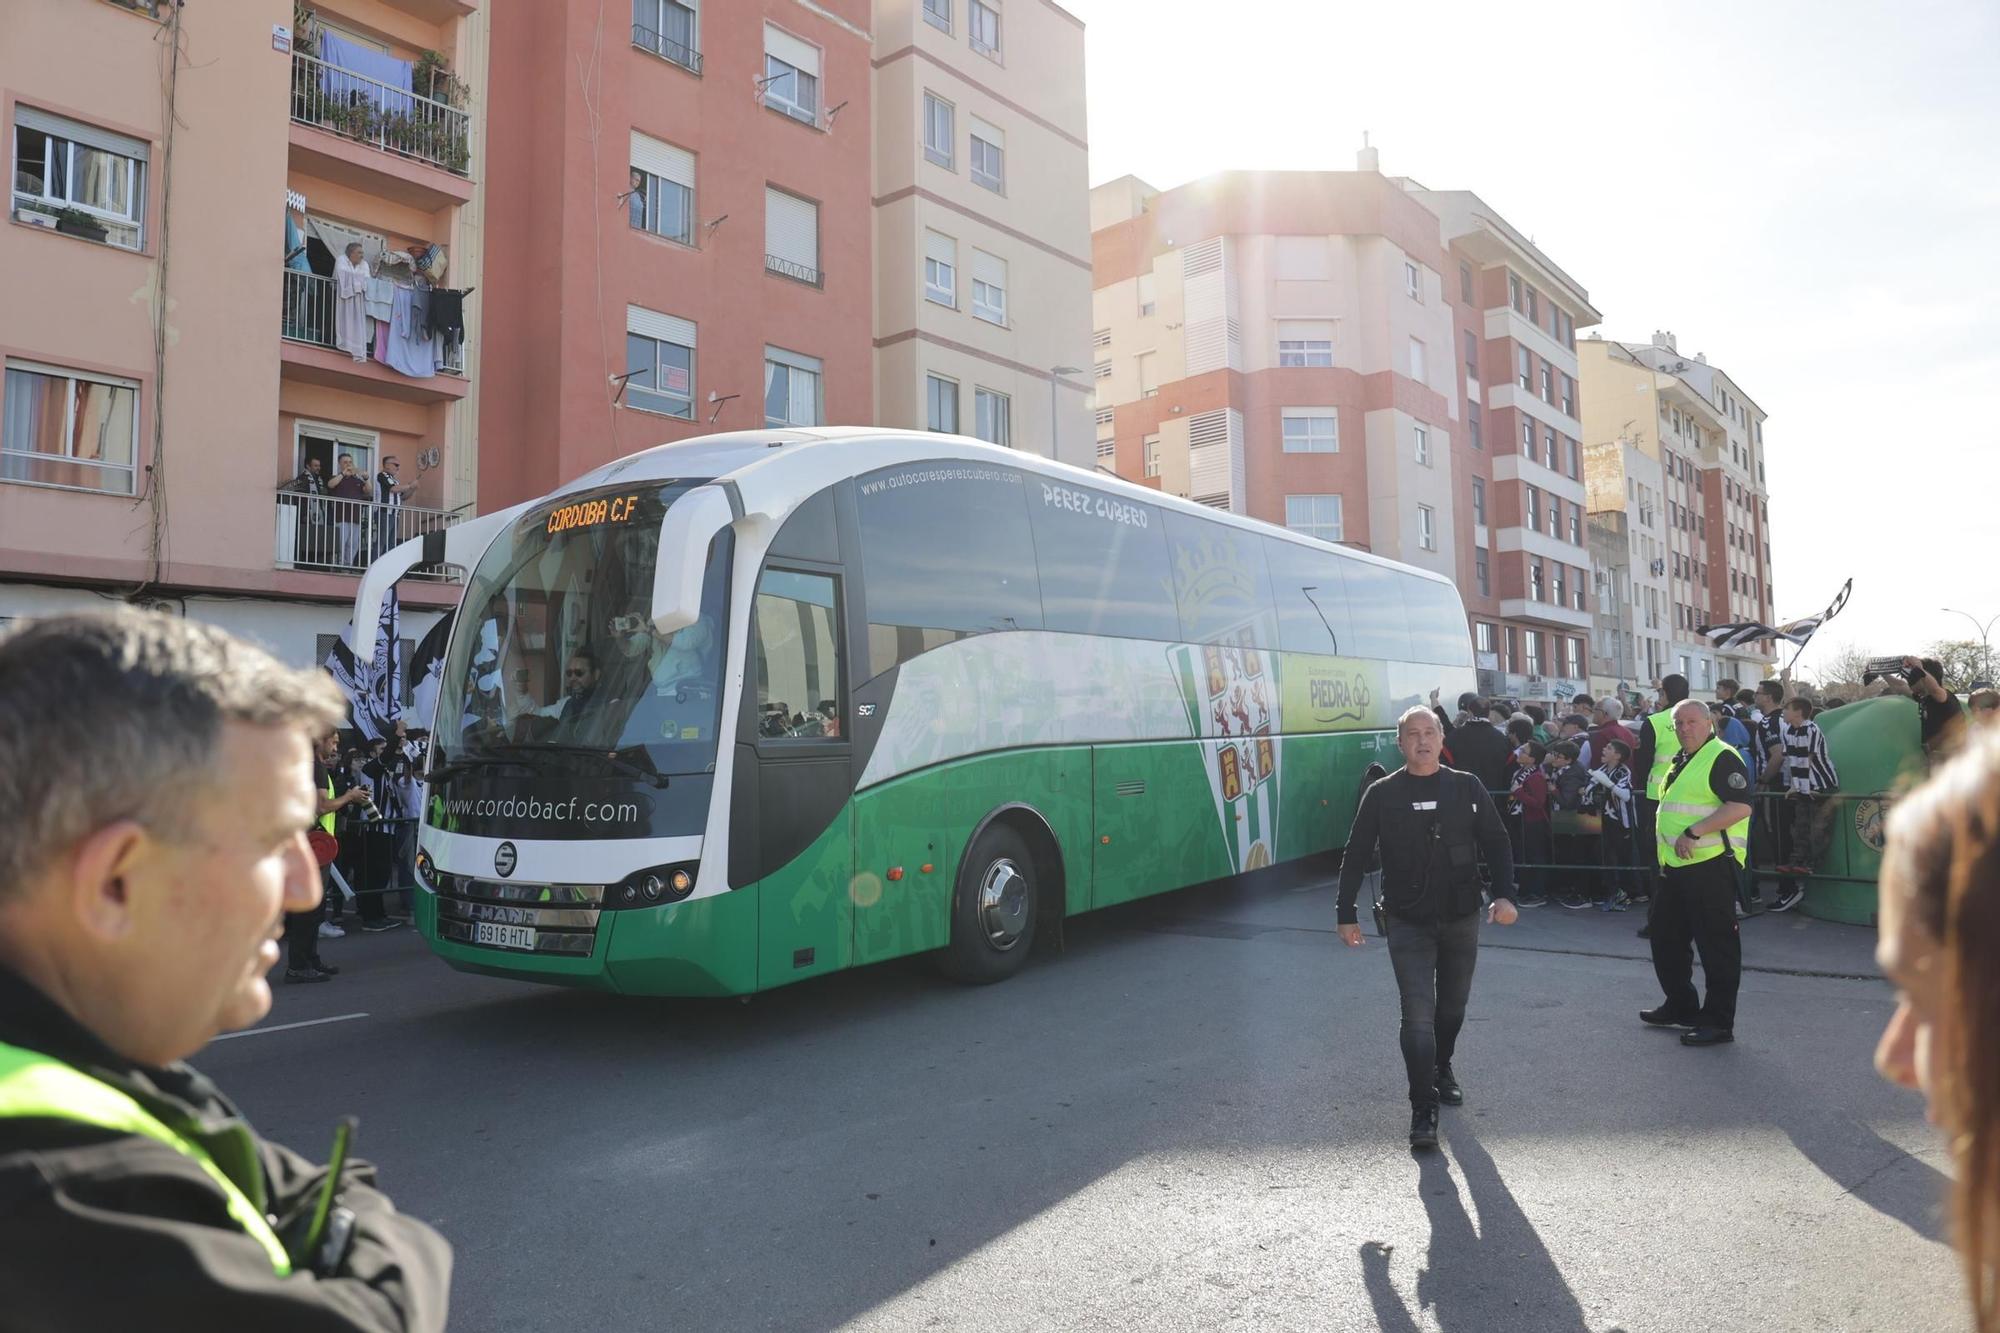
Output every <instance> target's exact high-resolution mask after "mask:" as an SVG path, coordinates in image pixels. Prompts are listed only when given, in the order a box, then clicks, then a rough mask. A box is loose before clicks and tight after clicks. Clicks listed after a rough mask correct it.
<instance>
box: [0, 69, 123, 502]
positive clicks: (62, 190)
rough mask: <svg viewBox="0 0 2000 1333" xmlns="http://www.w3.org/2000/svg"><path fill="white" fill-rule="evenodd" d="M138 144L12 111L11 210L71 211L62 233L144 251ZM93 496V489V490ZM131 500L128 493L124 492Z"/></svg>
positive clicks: (47, 214)
mask: <svg viewBox="0 0 2000 1333" xmlns="http://www.w3.org/2000/svg"><path fill="white" fill-rule="evenodd" d="M150 151H151V150H150V147H149V145H148V144H147V143H146V141H145V140H143V139H133V138H128V137H127V136H125V135H123V134H113V133H112V132H111V131H109V130H100V129H98V128H96V127H95V126H93V125H85V124H82V123H81V122H79V121H74V120H65V119H64V118H63V117H61V116H56V115H51V114H49V113H48V112H46V111H37V110H36V109H35V108H33V107H29V106H16V107H15V108H14V207H15V209H16V210H17V211H18V212H21V213H27V214H32V215H34V216H33V218H32V219H30V220H39V219H44V218H45V219H47V221H46V222H45V223H42V224H41V225H45V226H49V227H54V226H56V225H57V215H58V214H60V213H62V212H64V211H67V210H74V211H75V212H77V213H80V214H82V215H83V216H82V218H81V220H78V219H76V218H71V219H68V220H67V221H65V223H64V225H63V227H62V230H64V231H67V232H69V233H70V234H72V235H76V236H82V237H85V238H86V239H88V240H93V241H101V242H103V243H104V244H106V245H116V246H119V247H121V248H123V249H126V250H137V249H138V248H139V247H140V246H141V245H142V244H143V243H144V239H145V238H144V234H143V230H142V223H143V221H144V218H145V211H146V210H145V205H146V166H147V160H148V157H149V154H150ZM93 489H96V488H93ZM128 493H129V492H128Z"/></svg>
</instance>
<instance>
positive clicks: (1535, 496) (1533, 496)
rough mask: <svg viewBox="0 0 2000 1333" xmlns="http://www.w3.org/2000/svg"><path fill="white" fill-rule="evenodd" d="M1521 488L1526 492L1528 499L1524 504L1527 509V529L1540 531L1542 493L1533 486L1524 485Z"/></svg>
mask: <svg viewBox="0 0 2000 1333" xmlns="http://www.w3.org/2000/svg"><path fill="white" fill-rule="evenodd" d="M1523 490H1524V491H1525V493H1526V497H1527V501H1528V503H1527V505H1526V508H1527V511H1528V531H1530V532H1540V531H1541V530H1542V493H1541V492H1540V491H1538V490H1536V489H1535V488H1534V487H1533V486H1528V487H1524V488H1523Z"/></svg>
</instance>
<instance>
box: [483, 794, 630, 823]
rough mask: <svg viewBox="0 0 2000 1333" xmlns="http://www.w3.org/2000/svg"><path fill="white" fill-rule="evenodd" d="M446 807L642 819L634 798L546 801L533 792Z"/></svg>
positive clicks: (597, 819)
mask: <svg viewBox="0 0 2000 1333" xmlns="http://www.w3.org/2000/svg"><path fill="white" fill-rule="evenodd" d="M445 809H446V810H447V811H448V812H449V813H451V814H453V815H463V816H465V817H467V818H470V819H546V820H550V821H552V822H555V823H570V824H636V823H638V822H639V807H638V806H637V805H636V804H634V803H633V802H631V801H586V800H584V799H583V798H582V797H580V796H572V797H570V798H569V799H568V800H567V801H544V800H540V799H538V798H536V797H533V796H502V797H496V798H494V799H492V800H471V799H460V800H453V801H447V802H445Z"/></svg>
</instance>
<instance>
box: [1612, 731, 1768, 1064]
mask: <svg viewBox="0 0 2000 1333" xmlns="http://www.w3.org/2000/svg"><path fill="white" fill-rule="evenodd" d="M1673 722H1674V734H1675V736H1676V737H1677V738H1678V740H1679V742H1680V752H1679V754H1678V755H1676V756H1675V758H1674V761H1673V763H1672V765H1671V766H1670V767H1669V768H1668V770H1667V777H1666V781H1665V782H1664V783H1663V784H1662V785H1661V787H1660V805H1659V811H1658V814H1657V826H1656V829H1655V837H1656V840H1657V843H1658V852H1659V858H1660V881H1659V886H1658V887H1657V888H1656V889H1655V890H1654V896H1653V919H1652V928H1653V933H1652V936H1651V941H1652V945H1653V973H1654V975H1656V976H1657V977H1659V979H1660V989H1661V990H1663V991H1665V992H1666V1000H1665V1002H1664V1003H1662V1004H1660V1005H1658V1006H1657V1007H1655V1008H1652V1009H1644V1010H1641V1011H1640V1013H1639V1017H1640V1019H1641V1020H1642V1021H1644V1022H1647V1023H1650V1024H1652V1025H1653V1026H1655V1027H1684V1028H1688V1029H1690V1031H1687V1032H1683V1033H1682V1034H1681V1045H1683V1046H1720V1045H1722V1044H1724V1043H1725V1042H1732V1041H1735V1040H1736V988H1737V984H1738V982H1739V981H1740V980H1741V979H1742V975H1743V939H1742V936H1741V935H1739V934H1738V933H1737V928H1736V877H1737V873H1738V871H1739V870H1740V869H1741V868H1742V866H1743V864H1744V862H1745V860H1746V859H1747V858H1748V856H1749V852H1750V772H1749V770H1748V769H1747V768H1745V767H1744V764H1743V757H1742V756H1741V755H1740V754H1738V753H1737V752H1736V748H1735V747H1734V746H1732V745H1728V744H1726V743H1724V741H1723V740H1722V739H1721V737H1719V736H1717V735H1716V734H1715V724H1714V722H1713V721H1712V720H1711V719H1710V716H1709V711H1708V706H1707V705H1706V704H1704V703H1701V702H1699V701H1698V700H1694V699H1688V700H1684V701H1683V702H1681V703H1678V704H1675V705H1674V711H1673ZM1690 944H1692V945H1693V947H1694V948H1696V949H1699V950H1701V970H1702V972H1703V974H1704V975H1705V976H1706V977H1707V979H1708V997H1707V999H1706V1000H1703V999H1702V998H1700V997H1699V996H1697V995H1696V994H1695V989H1694V955H1693V953H1692V952H1690V949H1689V945H1690Z"/></svg>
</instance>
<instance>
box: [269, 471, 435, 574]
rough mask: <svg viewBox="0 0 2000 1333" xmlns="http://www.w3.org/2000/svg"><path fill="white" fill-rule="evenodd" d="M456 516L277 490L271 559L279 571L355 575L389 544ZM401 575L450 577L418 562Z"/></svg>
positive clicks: (401, 541) (423, 532) (386, 549)
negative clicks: (425, 567) (296, 570)
mask: <svg viewBox="0 0 2000 1333" xmlns="http://www.w3.org/2000/svg"><path fill="white" fill-rule="evenodd" d="M459 518H460V515H459V513H458V511H456V510H450V509H423V508H419V507H418V506H416V505H407V504H404V505H385V504H377V503H376V502H374V501H373V500H349V499H345V498H343V497H341V496H337V495H310V494H306V493H303V492H300V491H294V490H291V489H289V488H288V489H286V490H282V491H279V492H278V513H277V531H276V540H277V544H276V547H275V551H274V563H275V564H276V565H277V567H278V568H279V569H303V570H310V571H315V572H318V573H324V574H359V573H360V572H361V571H362V570H364V569H366V568H367V567H368V565H369V563H370V562H371V561H373V560H375V559H376V558H377V557H379V556H381V555H382V554H383V553H384V552H386V551H388V550H389V549H390V548H391V547H394V546H398V545H401V544H402V543H403V542H406V541H408V540H410V539H411V538H412V537H421V536H423V535H424V534H425V533H427V532H437V531H440V530H441V529H444V528H448V527H450V526H451V525H452V524H454V523H456V522H458V520H459ZM404 577H405V578H419V579H431V580H434V581H436V582H440V583H443V582H449V581H450V580H451V579H452V578H453V577H454V576H453V575H451V574H449V573H447V572H446V571H445V570H442V569H431V570H426V569H424V568H423V567H421V566H419V567H418V568H416V569H413V570H411V571H410V572H409V573H408V574H406V575H404Z"/></svg>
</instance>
